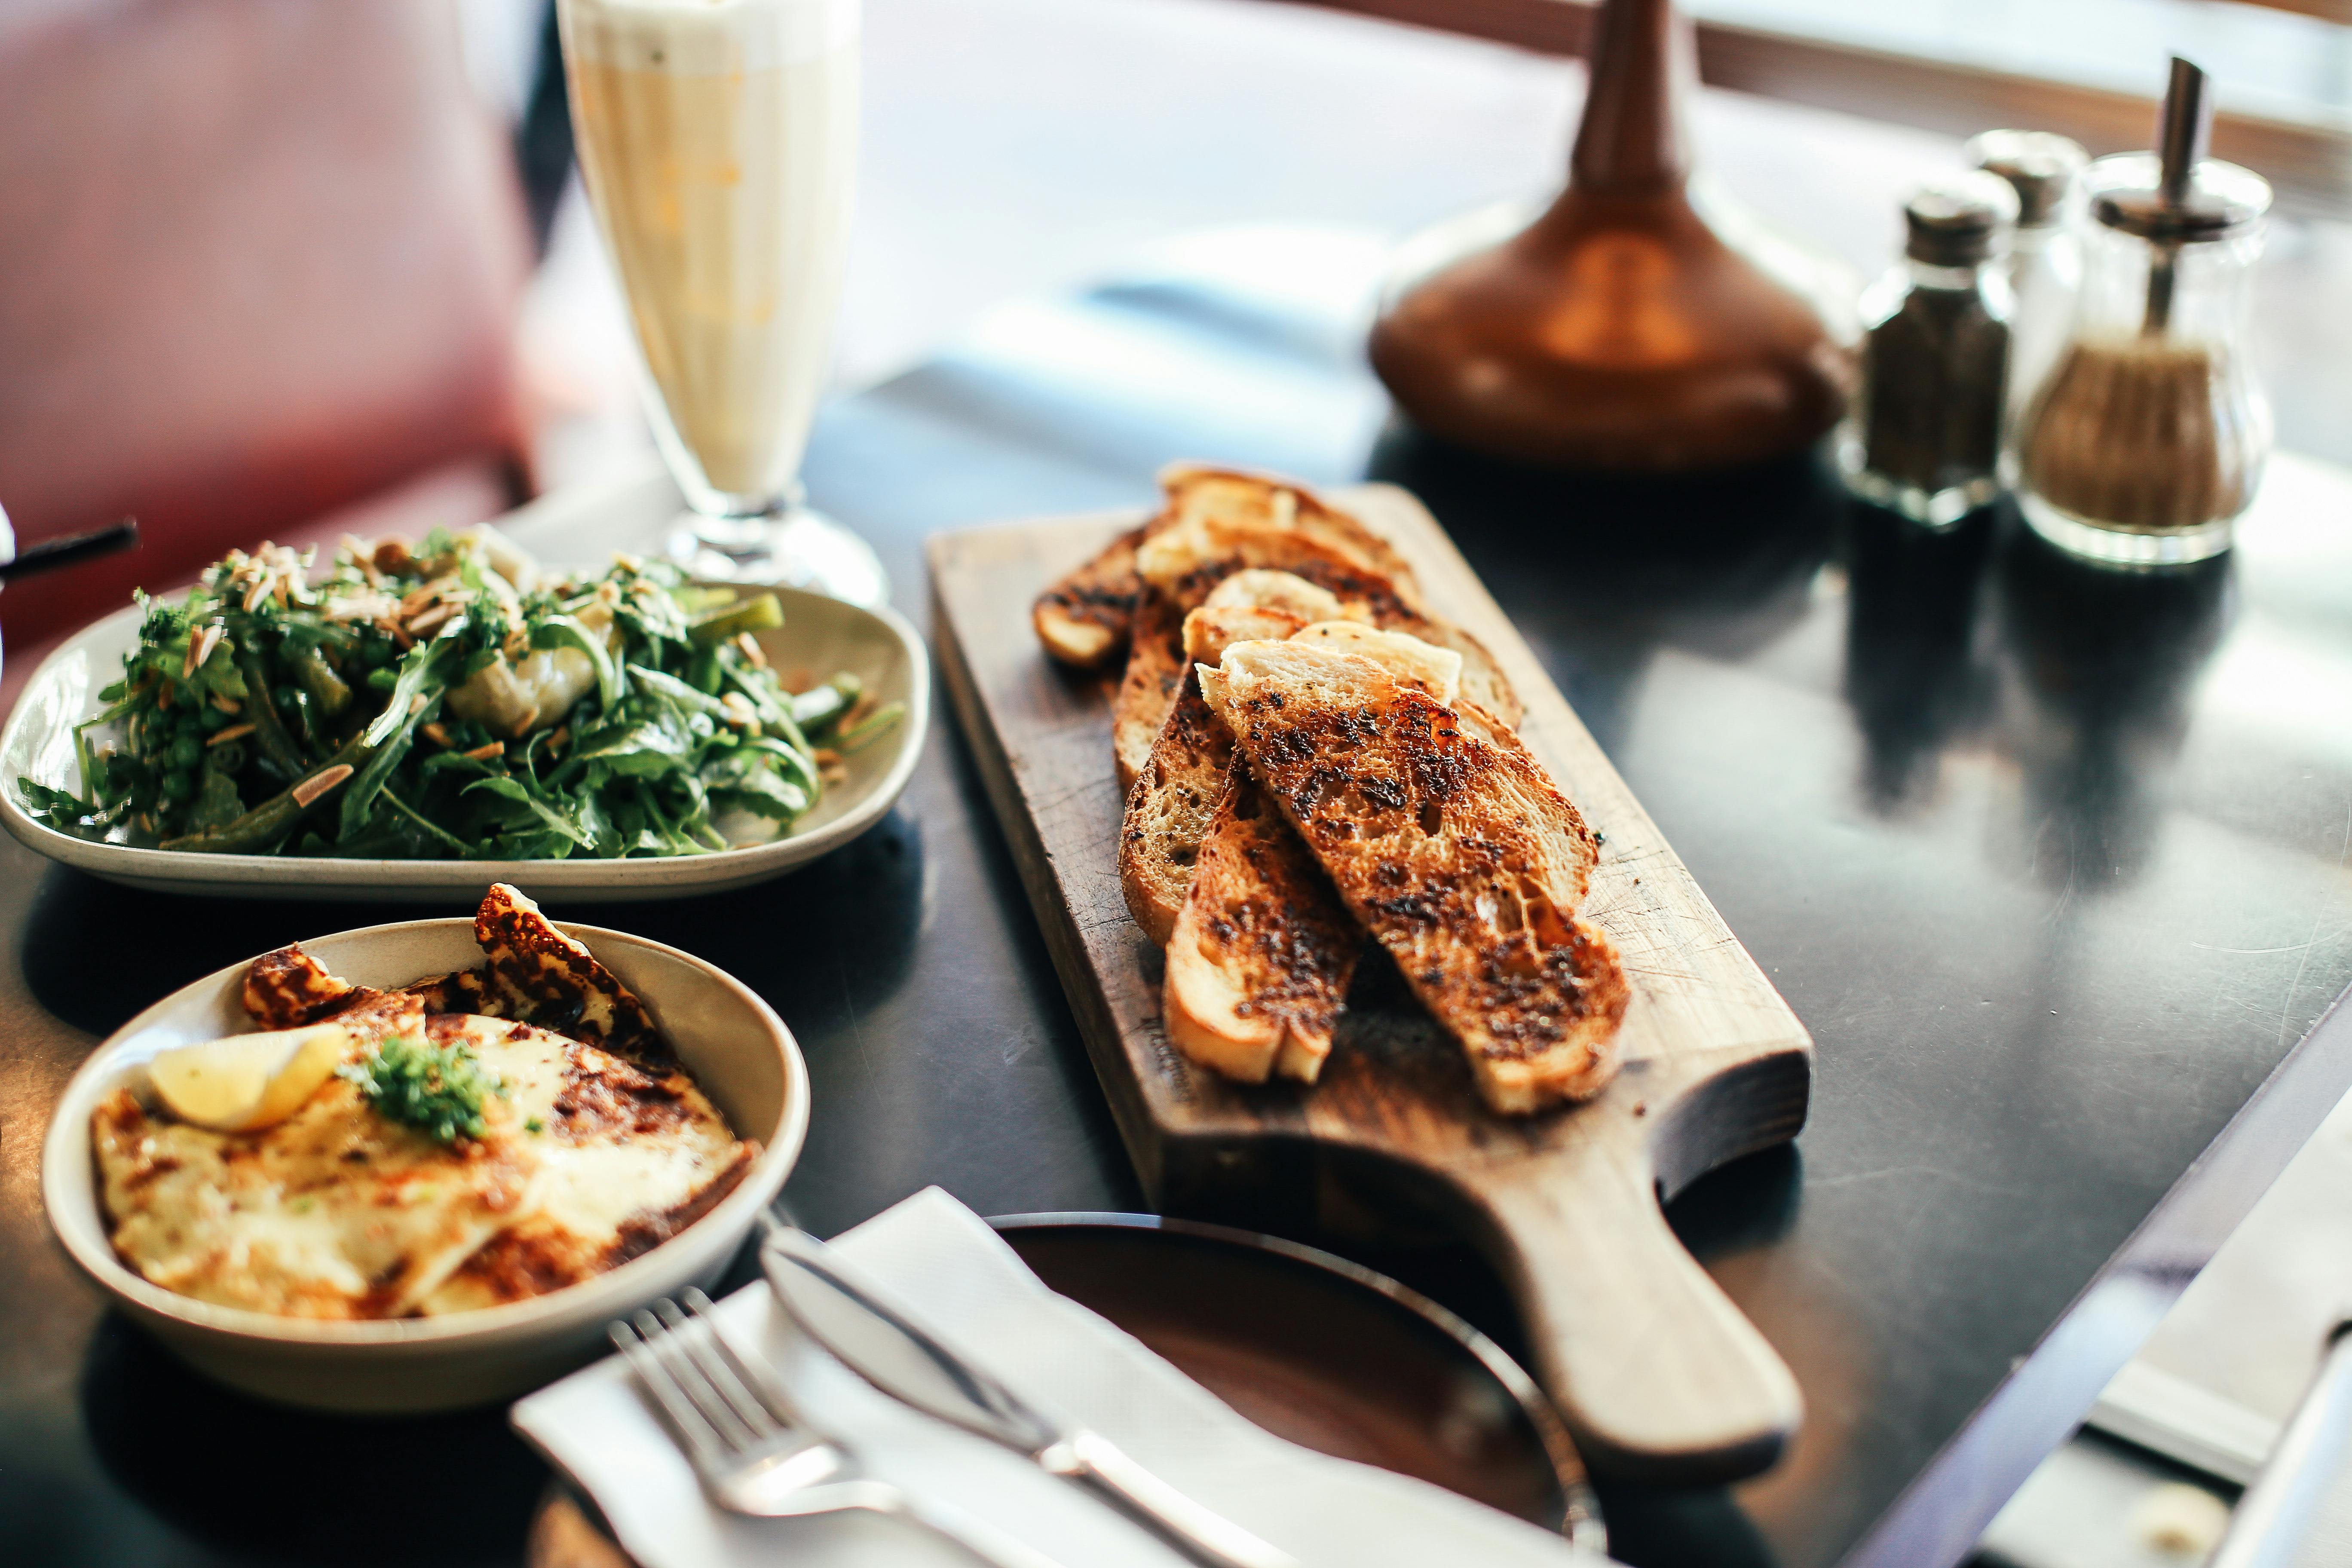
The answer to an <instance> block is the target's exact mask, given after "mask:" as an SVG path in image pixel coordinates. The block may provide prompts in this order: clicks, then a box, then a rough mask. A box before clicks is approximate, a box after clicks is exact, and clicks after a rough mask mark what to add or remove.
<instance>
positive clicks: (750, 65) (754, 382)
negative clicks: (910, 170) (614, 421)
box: [557, 0, 887, 604]
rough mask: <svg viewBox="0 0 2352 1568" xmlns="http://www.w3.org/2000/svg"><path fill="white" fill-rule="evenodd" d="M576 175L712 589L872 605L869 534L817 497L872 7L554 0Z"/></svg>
mask: <svg viewBox="0 0 2352 1568" xmlns="http://www.w3.org/2000/svg"><path fill="white" fill-rule="evenodd" d="M557 12H558V16H559V17H560V19H561V21H562V29H563V62H564V70H565V73H566V76H567V79H568V80H569V83H570V86H571V90H572V130H573V132H574V133H575V139H576V141H577V142H578V144H579V149H580V167H581V172H582V174H583V175H584V176H585V178H586V181H587V184H588V196H589V200H590V202H591V204H592V205H593V206H594V207H595V210H596V220H597V224H598V226H600V227H601V228H602V230H603V231H604V243H605V245H606V247H608V248H609V249H610V251H611V252H612V257H613V262H614V267H615V268H616V269H617V270H618V271H619V273H620V278H621V286H622V289H623V290H624V291H625V293H626V295H627V296H628V302H629V311H630V314H631V316H632V317H633V318H634V319H635V325H636V338H637V346H638V348H639V349H640V350H641V351H642V352H643V354H644V360H645V368H646V384H647V395H646V404H647V406H648V408H649V410H650V412H651V414H652V416H653V425H654V434H655V437H656V439H657V440H658V441H659V443H660V446H661V450H662V456H663V457H664V458H666V459H667V462H668V464H669V468H670V472H671V473H672V474H673V475H674V476H675V477H676V478H677V482H678V485H679V488H680V489H683V490H684V491H685V492H686V499H687V502H688V506H689V507H690V508H691V509H692V510H690V511H689V512H688V514H687V515H686V516H685V517H684V518H683V519H681V520H680V523H679V526H678V528H677V531H676V532H675V533H674V534H673V536H672V538H671V541H670V552H671V554H672V555H673V556H674V557H676V558H677V559H678V560H680V561H681V562H683V563H686V564H688V566H689V567H690V568H691V569H692V570H694V571H695V572H696V573H698V574H701V575H705V576H712V577H728V578H735V579H739V580H742V581H746V582H765V583H787V584H793V585H795V586H800V587H807V588H814V589H816V590H819V591H820V592H824V593H828V594H832V595H836V596H838V597H840V598H844V599H849V600H852V601H855V602H856V603H860V604H873V603H876V602H877V601H879V600H880V599H881V598H882V597H883V596H884V595H885V594H886V593H887V583H886V582H885V580H884V578H883V574H882V565H881V563H880V562H879V561H878V560H877V559H876V557H875V554H874V552H873V550H872V549H871V548H870V547H869V546H868V545H867V544H866V542H865V541H863V540H861V539H859V538H858V537H857V536H856V534H854V533H851V532H850V531H848V530H846V529H845V528H843V527H842V526H841V525H840V524H838V523H836V522H834V521H831V520H830V519H827V518H825V517H823V516H820V515H819V514H817V513H816V512H814V511H812V510H809V508H808V507H807V506H806V505H805V504H803V501H802V500H801V488H800V482H799V479H798V474H799V470H800V462H801V455H802V452H803V449H804V448H805V447H806V446H807V443H808V432H809V424H810V421H811V420H812V419H813V418H814V416H815V413H816V404H817V398H818V395H819V394H820V393H821V392H822V390H823V388H824V371H825V360H826V356H827V354H828V353H829V352H830V350H831V348H832V338H833V317H834V311H835V305H836V304H837V302H838V301H839V299H840V295H841V276H842V265H843V257H844V252H845V248H846V245H847V241H848V237H849V212H850V200H851V194H852V189H853V186H854V184H855V175H856V156H857V34H858V0H558V5H557Z"/></svg>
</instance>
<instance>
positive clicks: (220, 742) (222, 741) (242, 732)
mask: <svg viewBox="0 0 2352 1568" xmlns="http://www.w3.org/2000/svg"><path fill="white" fill-rule="evenodd" d="M258 727H259V726H257V725H253V724H231V725H230V726H229V727H228V728H227V729H226V730H222V731H217V732H215V734H214V736H213V738H212V739H211V740H209V741H206V742H205V745H207V746H226V745H227V744H228V743H229V742H231V741H242V740H244V739H245V738H246V737H247V735H250V734H252V733H253V731H255V730H256V729H257V728H258Z"/></svg>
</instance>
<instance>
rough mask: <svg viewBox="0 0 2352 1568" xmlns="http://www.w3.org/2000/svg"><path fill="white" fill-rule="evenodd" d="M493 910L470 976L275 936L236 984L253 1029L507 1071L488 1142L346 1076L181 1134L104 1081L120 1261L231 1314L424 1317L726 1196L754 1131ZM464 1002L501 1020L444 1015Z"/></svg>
mask: <svg viewBox="0 0 2352 1568" xmlns="http://www.w3.org/2000/svg"><path fill="white" fill-rule="evenodd" d="M502 895H503V896H502ZM484 910H485V918H484V921H483V927H482V930H481V931H480V933H479V934H480V935H481V936H482V939H483V946H484V948H485V950H486V952H488V955H489V958H490V962H489V963H488V964H486V965H485V966H484V969H483V970H480V971H475V972H469V973H467V974H466V975H464V976H449V977H446V978H445V979H443V980H438V981H433V982H427V983H425V984H420V985H418V986H416V987H413V988H411V989H410V990H409V991H406V992H383V991H373V990H369V989H367V988H365V987H361V986H354V985H352V984H349V983H347V982H344V981H342V980H340V979H338V978H336V977H335V976H333V975H331V974H329V973H326V971H325V969H324V968H323V967H322V966H320V965H319V964H318V963H316V962H315V961H313V960H311V959H310V957H309V956H308V955H307V954H304V953H303V952H301V951H300V950H299V948H289V949H285V950H282V951H281V952H275V953H271V954H268V956H266V957H264V958H262V959H260V960H257V961H256V963H254V965H253V968H252V970H251V971H250V972H249V973H248V975H247V984H246V989H245V1000H246V1005H247V1011H248V1012H250V1013H251V1014H253V1015H254V1016H255V1018H256V1020H257V1022H258V1023H260V1024H262V1025H263V1026H268V1027H276V1026H283V1024H284V1023H285V1022H286V1021H288V1020H289V1019H298V1018H299V1019H300V1020H302V1021H305V1022H308V1021H312V1020H314V1019H316V1018H320V1017H333V1018H336V1019H337V1020H338V1021H340V1022H343V1023H344V1024H345V1025H346V1026H348V1027H349V1028H350V1031H351V1034H352V1059H356V1058H359V1057H360V1056H361V1055H362V1054H363V1053H364V1052H366V1051H367V1050H369V1049H371V1048H373V1047H377V1046H379V1045H381V1044H382V1043H383V1041H384V1040H387V1039H390V1038H394V1037H404V1038H409V1039H412V1040H414V1039H420V1038H421V1039H423V1040H425V1041H427V1042H429V1043H430V1044H431V1045H433V1046H436V1047H452V1046H463V1047H466V1048H467V1049H468V1050H469V1051H471V1052H472V1053H473V1055H474V1056H475V1057H476V1058H478V1060H479V1061H480V1063H481V1066H482V1068H483V1069H484V1070H485V1071H486V1072H488V1073H489V1074H490V1075H492V1076H494V1077H495V1078H496V1079H497V1080H498V1082H499V1091H498V1092H497V1093H493V1094H489V1095H486V1096H485V1097H484V1100H483V1105H482V1117H483V1123H484V1125H483V1131H482V1135H481V1136H480V1137H478V1138H459V1139H457V1141H455V1142H447V1143H445V1142H439V1141H437V1140H436V1139H435V1138H433V1137H432V1136H430V1135H429V1134H427V1133H426V1132H425V1131H420V1130H418V1129H417V1128H415V1127H411V1126H408V1125H406V1124H404V1123H402V1122H399V1121H393V1120H391V1119H389V1118H387V1117H386V1116H385V1115H383V1113H382V1112H380V1111H379V1110H377V1109H376V1107H375V1106H374V1105H373V1103H371V1102H370V1100H368V1099H367V1098H366V1096H365V1095H363V1094H362V1091H361V1090H360V1089H358V1088H356V1087H354V1085H352V1083H350V1082H348V1081H345V1080H343V1079H340V1078H338V1079H331V1080H330V1081H329V1082H328V1083H327V1085H326V1086H325V1087H324V1088H322V1089H319V1090H318V1091H317V1092H316V1093H314V1094H312V1095H311V1096H310V1099H309V1100H306V1101H305V1102H304V1103H303V1104H302V1106H301V1107H300V1109H299V1110H296V1111H295V1112H294V1113H293V1114H292V1115H291V1116H289V1118H287V1119H286V1120H285V1121H279V1122H277V1123H275V1124H273V1125H271V1126H268V1127H264V1128H261V1129H258V1130H256V1131H248V1132H216V1131H208V1130H206V1129H205V1128H201V1127H195V1126H192V1125H189V1124H187V1123H184V1122H182V1121H178V1120H176V1119H175V1118H173V1116H172V1115H171V1114H170V1112H169V1111H168V1110H164V1109H163V1108H162V1106H161V1105H160V1103H159V1102H156V1101H155V1100H153V1097H152V1094H150V1093H146V1092H143V1086H134V1087H130V1088H124V1089H118V1090H116V1091H115V1092H114V1093H113V1094H112V1095H110V1096H109V1097H108V1098H107V1099H106V1100H104V1101H102V1102H101V1103H100V1106H99V1108H98V1110H96V1111H95V1112H94V1113H93V1114H92V1117H91V1126H90V1135H91V1137H90V1141H91V1148H92V1152H93V1156H94V1159H95V1162H96V1164H97V1169H98V1175H99V1178H100V1195H101V1198H102V1201H103V1203H104V1205H105V1211H106V1215H107V1219H108V1223H109V1225H110V1227H111V1229H110V1235H111V1239H112V1241H113V1244H114V1248H115V1252H116V1254H117V1255H118V1256H119V1257H121V1259H122V1261H123V1262H124V1263H125V1264H126V1265H128V1266H129V1267H130V1268H132V1269H134V1270H136V1271H137V1272H138V1273H139V1274H141V1275H142V1276H143V1277H144V1278H145V1279H149V1280H151V1281H152V1282H153V1283H155V1284H157V1285H160V1286H162V1287H163V1288H164V1289H169V1290H173V1291H177V1292H179V1293H180V1294H182V1295H185V1296H191V1297H194V1298H195V1299H196V1300H204V1301H211V1302H215V1303H217V1304H219V1305H222V1306H230V1307H244V1308H249V1309H252V1310H257V1311H263V1312H270V1313H276V1314H278V1315H281V1316H288V1317H299V1318H320V1319H362V1318H398V1317H407V1316H417V1315H423V1316H436V1315H439V1314H442V1313H446V1312H457V1311H466V1310H472V1309H475V1308H480V1307H491V1306H498V1305H500V1304H502V1303H505V1302H509V1301H517V1300H525V1299H527V1298H530V1297H533V1296H540V1295H544V1294H546V1293H547V1292H548V1291H551V1290H556V1289H562V1287H564V1286H566V1285H572V1284H576V1283H578V1282H579V1281H581V1280H583V1279H590V1278H592V1277H593V1276H594V1275H597V1274H600V1273H603V1272H604V1271H605V1270H606V1269H609V1268H615V1267H617V1266H618V1265H620V1264H622V1263H625V1262H626V1261H627V1260H628V1259H629V1258H634V1257H635V1256H636V1255H637V1254H639V1253H641V1252H644V1251H646V1250H647V1249H648V1248H650V1247H654V1246H656V1245H657V1244H659V1243H660V1242H661V1241H663V1240H666V1239H667V1237H670V1236H672V1235H674V1234H676V1232H677V1231H678V1230H680V1229H682V1228H683V1227H684V1226H687V1225H689V1224H691V1223H692V1222H693V1221H694V1220H696V1219H698V1218H699V1217H700V1216H701V1215H703V1214H705V1213H707V1212H709V1209H710V1208H711V1207H712V1206H713V1205H716V1204H717V1203H718V1202H719V1200H720V1199H721V1198H723V1197H724V1196H725V1195H726V1194H728V1193H729V1192H730V1191H731V1190H733V1188H734V1186H735V1184H737V1183H738V1182H740V1180H741V1179H742V1177H743V1174H744V1173H745V1172H746V1171H747V1170H748V1169H749V1168H750V1166H751V1162H752V1160H753V1158H754V1157H756V1155H757V1153H758V1145H757V1144H755V1143H752V1142H746V1141H744V1140H740V1139H738V1138H737V1137H736V1136H735V1133H734V1131H733V1130H732V1129H731V1128H730V1127H729V1126H728V1124H727V1120H726V1118H725V1117H724V1116H723V1115H721V1114H720V1113H719V1110H718V1108H717V1107H716V1106H714V1105H712V1104H711V1102H710V1100H709V1098H708V1097H707V1096H706V1095H704V1093H703V1092H702V1090H701V1089H699V1088H698V1087H697V1086H696V1085H695V1083H694V1081H693V1080H692V1079H690V1078H689V1077H688V1075H687V1074H686V1073H685V1072H684V1071H683V1070H682V1069H680V1068H678V1067H677V1063H676V1061H675V1058H673V1057H672V1055H671V1053H670V1051H669V1048H668V1045H667V1041H664V1040H663V1039H661V1037H659V1036H658V1034H657V1033H656V1032H655V1030H654V1028H653V1024H652V1020H651V1017H650V1016H649V1015H648V1014H647V1013H646V1010H645V1007H644V1005H643V1004H642V1003H640V1002H639V1001H638V1000H637V998H636V997H635V996H634V995H632V994H630V993H629V992H628V991H627V989H626V988H625V987H624V986H622V985H621V984H620V983H619V982H618V981H617V980H616V979H614V977H613V976H612V975H611V974H610V973H609V972H607V971H605V970H604V968H603V966H602V965H600V964H596V963H595V962H594V960H593V959H592V958H589V957H588V956H587V953H586V950H585V949H584V948H581V947H580V946H579V944H577V943H576V942H571V940H570V939H569V938H566V937H563V936H562V933H560V932H558V931H555V930H554V929H553V928H552V927H551V926H549V925H547V923H546V921H545V920H544V918H543V917H541V915H540V913H539V911H538V910H536V909H535V908H531V907H530V906H529V904H528V901H527V900H521V898H520V894H514V893H513V892H512V889H494V890H493V894H492V897H491V898H490V899H488V900H485V903H484ZM493 912H495V914H496V916H497V918H496V919H495V920H492V919H491V918H490V917H491V915H492V914H493ZM518 970H520V971H521V972H522V973H517V971H518ZM463 999H481V1000H483V1001H485V1002H487V1003H488V1005H489V1006H490V1007H492V1008H495V1009H496V1010H497V1011H498V1012H500V1013H503V1014H508V1015H509V1016H496V1017H494V1016H485V1012H477V1011H472V1010H465V1011H458V1010H445V1009H446V1008H447V1007H448V1005H449V1004H450V1003H452V1002H458V1001H461V1000H463ZM513 1014H524V1015H530V1014H537V1015H539V1016H541V1018H542V1020H547V1021H552V1020H561V1021H562V1025H563V1026H564V1027H563V1028H562V1031H561V1032H559V1030H558V1029H555V1028H547V1027H541V1026H539V1025H538V1024H536V1023H533V1022H530V1021H529V1019H528V1017H521V1018H519V1017H516V1016H511V1015H513ZM575 1034H576V1035H586V1036H590V1037H591V1038H579V1037H575ZM624 1041H625V1042H627V1044H628V1046H630V1047H634V1049H633V1050H631V1051H629V1052H628V1053H627V1054H624V1051H623V1050H622V1049H621V1048H620V1047H621V1044H622V1042H624Z"/></svg>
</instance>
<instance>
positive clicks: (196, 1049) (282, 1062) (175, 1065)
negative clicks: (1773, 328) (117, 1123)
mask: <svg viewBox="0 0 2352 1568" xmlns="http://www.w3.org/2000/svg"><path fill="white" fill-rule="evenodd" d="M351 1048H352V1037H351V1032H350V1031H349V1030H347V1029H345V1028H344V1027H343V1026H341V1024H313V1025H311V1026H310V1027H308V1028H303V1029H273V1030H270V1031H269V1032H268V1033H266V1034H258V1035H231V1036H229V1037H226V1039H218V1040H205V1041H203V1042H201V1043H200V1044H197V1045H193V1046H179V1047H174V1048H173V1049H171V1050H168V1051H162V1052H158V1053H157V1055H156V1057H155V1059H154V1060H153V1061H152V1062H149V1063H148V1064H147V1078H148V1081H149V1082H151V1083H152V1084H153V1085H154V1087H155V1095H156V1098H157V1099H159V1100H162V1101H163V1106H164V1109H166V1110H169V1111H171V1113H172V1114H173V1115H174V1116H176V1117H178V1118H179V1119H180V1120H181V1121H185V1122H187V1123H189V1124H190V1125H192V1126H196V1127H205V1128H209V1129H211V1130H212V1131H215V1132H250V1131H254V1130H255V1129H256V1128H260V1127H268V1126H269V1125H270V1124H271V1123H273V1122H278V1121H285V1120H286V1119H287V1118H288V1117H289V1116H291V1115H293V1114H294V1113H295V1112H296V1111H297V1110H300V1109H301V1108H302V1102H303V1101H304V1100H309V1099H310V1097H311V1096H312V1095H314V1094H316V1093H318V1092H319V1089H320V1086H321V1085H323V1084H324V1083H325V1082H326V1081H327V1080H328V1079H330V1078H332V1077H333V1076H334V1072H335V1068H337V1067H338V1066H340V1065H341V1062H342V1060H343V1058H345V1057H346V1056H348V1055H349V1054H350V1053H351Z"/></svg>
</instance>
